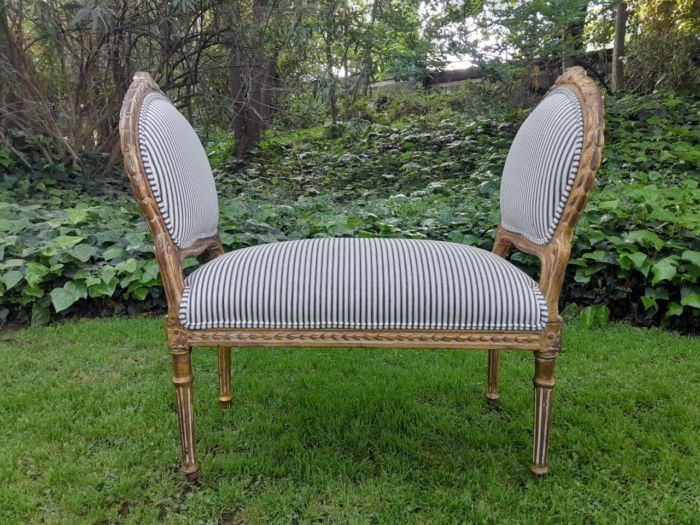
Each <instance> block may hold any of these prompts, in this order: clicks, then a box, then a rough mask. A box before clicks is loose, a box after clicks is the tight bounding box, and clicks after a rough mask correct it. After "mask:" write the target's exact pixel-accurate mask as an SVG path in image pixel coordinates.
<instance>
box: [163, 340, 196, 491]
mask: <svg viewBox="0 0 700 525" xmlns="http://www.w3.org/2000/svg"><path fill="white" fill-rule="evenodd" d="M170 355H171V356H172V358H173V372H174V374H173V385H175V397H176V400H177V419H178V423H179V425H180V444H181V445H182V472H183V473H184V474H185V477H186V478H187V479H188V480H189V481H192V480H195V479H197V477H198V476H199V465H198V464H197V458H196V453H195V448H196V447H195V437H194V404H193V399H192V395H193V393H192V383H193V382H194V378H193V376H192V349H191V348H172V349H171V350H170Z"/></svg>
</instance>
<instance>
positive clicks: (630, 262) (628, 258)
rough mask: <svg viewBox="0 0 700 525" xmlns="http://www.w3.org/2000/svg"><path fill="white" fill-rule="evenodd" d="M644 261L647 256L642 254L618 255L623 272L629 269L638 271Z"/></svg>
mask: <svg viewBox="0 0 700 525" xmlns="http://www.w3.org/2000/svg"><path fill="white" fill-rule="evenodd" d="M646 260H647V255H646V254H645V253H642V252H635V253H624V254H622V255H620V260H619V264H620V266H621V267H622V268H624V269H625V270H629V269H630V267H634V268H637V269H640V268H642V266H643V265H644V262H645V261H646Z"/></svg>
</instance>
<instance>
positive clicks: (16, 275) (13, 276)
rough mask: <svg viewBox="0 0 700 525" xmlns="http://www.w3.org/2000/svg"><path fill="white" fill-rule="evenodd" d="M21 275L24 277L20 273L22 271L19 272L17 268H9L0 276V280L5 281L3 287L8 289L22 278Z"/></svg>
mask: <svg viewBox="0 0 700 525" xmlns="http://www.w3.org/2000/svg"><path fill="white" fill-rule="evenodd" d="M22 277H24V275H22V272H19V271H17V270H10V271H9V272H7V273H6V274H4V275H3V276H2V282H3V283H5V288H6V289H8V290H9V289H10V288H12V287H13V286H14V285H16V284H17V283H18V282H20V281H21V280H22Z"/></svg>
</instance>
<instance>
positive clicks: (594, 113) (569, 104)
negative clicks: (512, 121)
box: [501, 68, 603, 245]
mask: <svg viewBox="0 0 700 525" xmlns="http://www.w3.org/2000/svg"><path fill="white" fill-rule="evenodd" d="M602 126H603V123H602V99H601V97H600V93H599V92H598V88H597V87H596V86H595V83H594V82H593V81H592V80H590V79H589V78H588V77H587V76H586V74H585V72H584V71H583V69H581V68H571V69H569V70H567V73H565V74H564V75H562V77H560V79H559V80H558V81H557V83H556V84H555V85H554V86H553V87H552V89H551V90H550V91H549V92H548V93H547V95H546V96H545V97H544V99H543V100H542V101H541V102H540V104H539V105H538V106H537V107H536V108H535V109H534V110H533V111H532V112H531V113H530V115H529V116H528V117H527V119H525V122H524V123H523V124H522V126H521V127H520V129H519V130H518V133H517V135H516V137H515V140H514V141H513V144H512V146H511V148H510V151H509V152H508V157H507V159H506V164H505V168H504V170H503V178H502V181H501V224H502V226H503V227H504V228H506V229H507V230H509V231H511V232H514V233H519V234H521V235H523V236H524V237H526V238H527V239H528V240H530V241H532V242H533V243H535V244H538V245H544V244H548V243H549V242H550V241H551V240H552V239H553V237H554V234H555V231H556V230H557V228H558V227H559V225H560V223H561V222H562V217H563V215H564V214H565V211H566V208H567V205H568V204H570V203H569V200H570V196H571V194H572V188H573V187H574V184H575V183H576V181H577V178H581V177H588V176H589V175H590V184H589V183H586V184H585V186H586V187H585V188H584V190H585V191H584V193H585V200H587V198H588V192H590V190H591V189H592V187H593V182H594V176H595V169H597V167H598V166H597V165H598V164H599V162H600V151H601V150H602ZM599 129H600V134H598V130H599ZM598 135H600V136H598ZM586 148H587V149H588V150H589V151H588V155H587V156H586V158H585V159H584V158H583V153H584V149H586ZM593 150H595V151H593ZM591 154H593V155H594V157H595V158H590V157H591ZM583 163H587V164H586V165H585V166H583ZM582 168H583V169H582ZM584 182H587V181H584ZM577 204H584V205H585V201H584V202H583V203H577ZM580 208H581V209H583V206H580ZM578 211H579V212H580V210H578ZM573 215H575V217H569V219H573V222H574V224H575V221H576V220H578V215H576V214H573ZM574 224H570V225H569V226H571V227H573V226H574Z"/></svg>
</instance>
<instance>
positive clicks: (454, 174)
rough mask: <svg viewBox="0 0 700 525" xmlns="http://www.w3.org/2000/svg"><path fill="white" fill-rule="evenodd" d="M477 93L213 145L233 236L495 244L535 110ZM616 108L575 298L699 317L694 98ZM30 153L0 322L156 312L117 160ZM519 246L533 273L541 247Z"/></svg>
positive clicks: (632, 99) (15, 176)
mask: <svg viewBox="0 0 700 525" xmlns="http://www.w3.org/2000/svg"><path fill="white" fill-rule="evenodd" d="M477 95H478V94H475V93H472V92H469V91H465V92H464V93H461V94H460V93H457V94H448V95H437V96H436V95H430V96H427V98H420V97H426V96H425V95H421V94H415V95H413V96H412V97H410V96H409V97H408V98H406V97H404V99H401V100H400V101H399V102H398V103H394V105H393V106H390V107H389V108H388V109H386V110H383V111H379V110H376V111H374V112H370V113H368V114H367V115H366V117H367V118H366V119H356V120H353V121H351V122H348V123H345V124H343V125H342V126H340V127H339V128H336V129H332V130H331V129H328V128H324V127H316V128H312V129H308V130H302V131H290V132H280V131H277V132H275V131H273V132H270V133H269V134H268V136H267V138H266V139H265V140H264V142H263V144H262V145H261V147H260V148H259V149H258V150H257V151H255V152H254V153H253V155H252V156H251V157H250V158H248V159H246V160H245V161H243V162H240V161H234V160H233V159H232V158H231V155H230V152H231V147H232V144H231V141H230V139H229V138H227V137H222V138H221V139H220V140H209V141H208V151H209V154H210V158H211V160H212V163H213V165H214V167H215V172H216V177H217V181H218V187H219V196H220V202H221V208H222V213H221V234H222V240H223V242H224V245H225V246H226V248H227V249H235V248H239V247H243V246H249V245H254V244H259V243H263V242H272V241H278V240H284V239H297V238H306V237H315V236H393V237H409V238H432V239H442V240H451V241H456V242H465V243H469V244H472V245H475V246H479V247H482V248H485V249H490V248H491V245H492V242H493V237H494V232H495V228H496V225H497V224H498V221H499V210H498V188H499V185H500V175H501V171H502V167H503V164H504V162H505V156H506V154H507V152H508V148H509V146H510V144H511V142H512V139H513V136H514V134H515V132H516V130H517V128H518V126H519V124H520V123H521V122H522V120H523V119H524V117H525V115H526V112H525V111H523V110H517V109H512V108H508V107H501V106H496V105H494V104H490V105H489V104H483V103H480V104H476V105H473V106H470V105H469V103H465V102H464V101H465V100H467V101H471V100H479V98H478V97H477ZM459 97H462V99H460V98H459ZM460 100H461V103H460V104H455V101H460ZM481 100H482V102H483V97H482V99H481ZM606 106H607V114H606V123H607V134H606V141H607V145H606V152H605V161H604V164H603V167H602V169H601V170H600V172H599V177H598V186H597V188H596V189H595V191H594V193H593V196H592V200H591V202H590V204H589V206H588V209H587V211H586V213H585V215H584V218H583V220H582V222H581V224H580V225H579V228H578V231H577V238H576V241H575V244H574V250H573V253H572V260H571V264H570V267H569V270H568V275H567V277H566V286H565V289H564V302H565V304H568V305H571V306H570V308H571V309H574V310H577V309H579V308H581V307H586V306H590V305H595V306H596V307H597V309H595V310H587V314H588V318H591V319H603V320H604V319H606V318H607V316H608V314H611V316H612V318H614V319H627V320H630V321H632V322H634V323H636V324H642V325H660V326H664V327H672V328H678V329H681V330H684V331H694V330H697V327H698V325H699V324H700V323H699V322H698V321H699V320H700V317H699V314H700V285H699V282H700V185H699V183H700V168H699V166H700V117H699V114H700V102H698V101H697V100H695V99H692V98H688V97H680V96H678V95H674V94H671V93H655V94H652V95H647V96H641V97H640V96H627V97H622V98H613V97H608V99H607V100H606ZM25 157H29V153H27V154H26V155H25ZM36 164H37V166H36V168H35V169H32V170H28V169H27V168H26V167H24V165H23V164H22V162H20V160H19V159H17V158H14V157H13V156H12V155H11V154H10V153H9V152H8V151H5V150H1V149H0V172H1V173H2V181H1V182H0V232H1V233H2V236H1V237H0V321H4V322H26V321H31V322H32V323H33V324H45V323H47V322H49V321H50V320H51V319H59V318H61V317H64V316H90V317H92V316H99V315H109V314H114V313H123V312H130V313H137V312H139V311H142V310H143V309H152V310H153V309H156V310H157V309H162V307H163V305H164V297H163V294H162V290H161V287H160V279H159V275H158V268H157V265H156V263H155V260H154V258H153V253H152V241H151V239H150V236H149V234H148V232H147V230H146V226H145V224H144V222H143V221H142V220H141V219H140V218H139V215H138V212H137V210H136V206H135V204H134V201H133V197H132V196H131V194H130V192H129V191H128V189H127V187H126V179H125V176H124V175H123V173H121V171H119V170H117V171H114V172H109V173H106V174H100V175H99V176H96V175H93V174H91V173H81V172H78V171H76V168H74V167H72V166H69V165H67V164H61V163H60V162H58V163H56V164H53V165H44V164H41V163H40V162H39V161H36ZM513 259H514V261H515V262H516V263H517V264H519V265H521V267H523V268H524V269H525V270H526V271H528V272H529V273H531V274H532V275H536V273H537V265H536V263H535V261H534V260H533V259H531V258H528V257H524V256H522V255H515V256H514V258H513ZM188 264H189V266H190V267H192V266H194V265H196V264H197V261H189V262H188ZM592 313H595V315H592ZM599 314H600V315H599Z"/></svg>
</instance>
